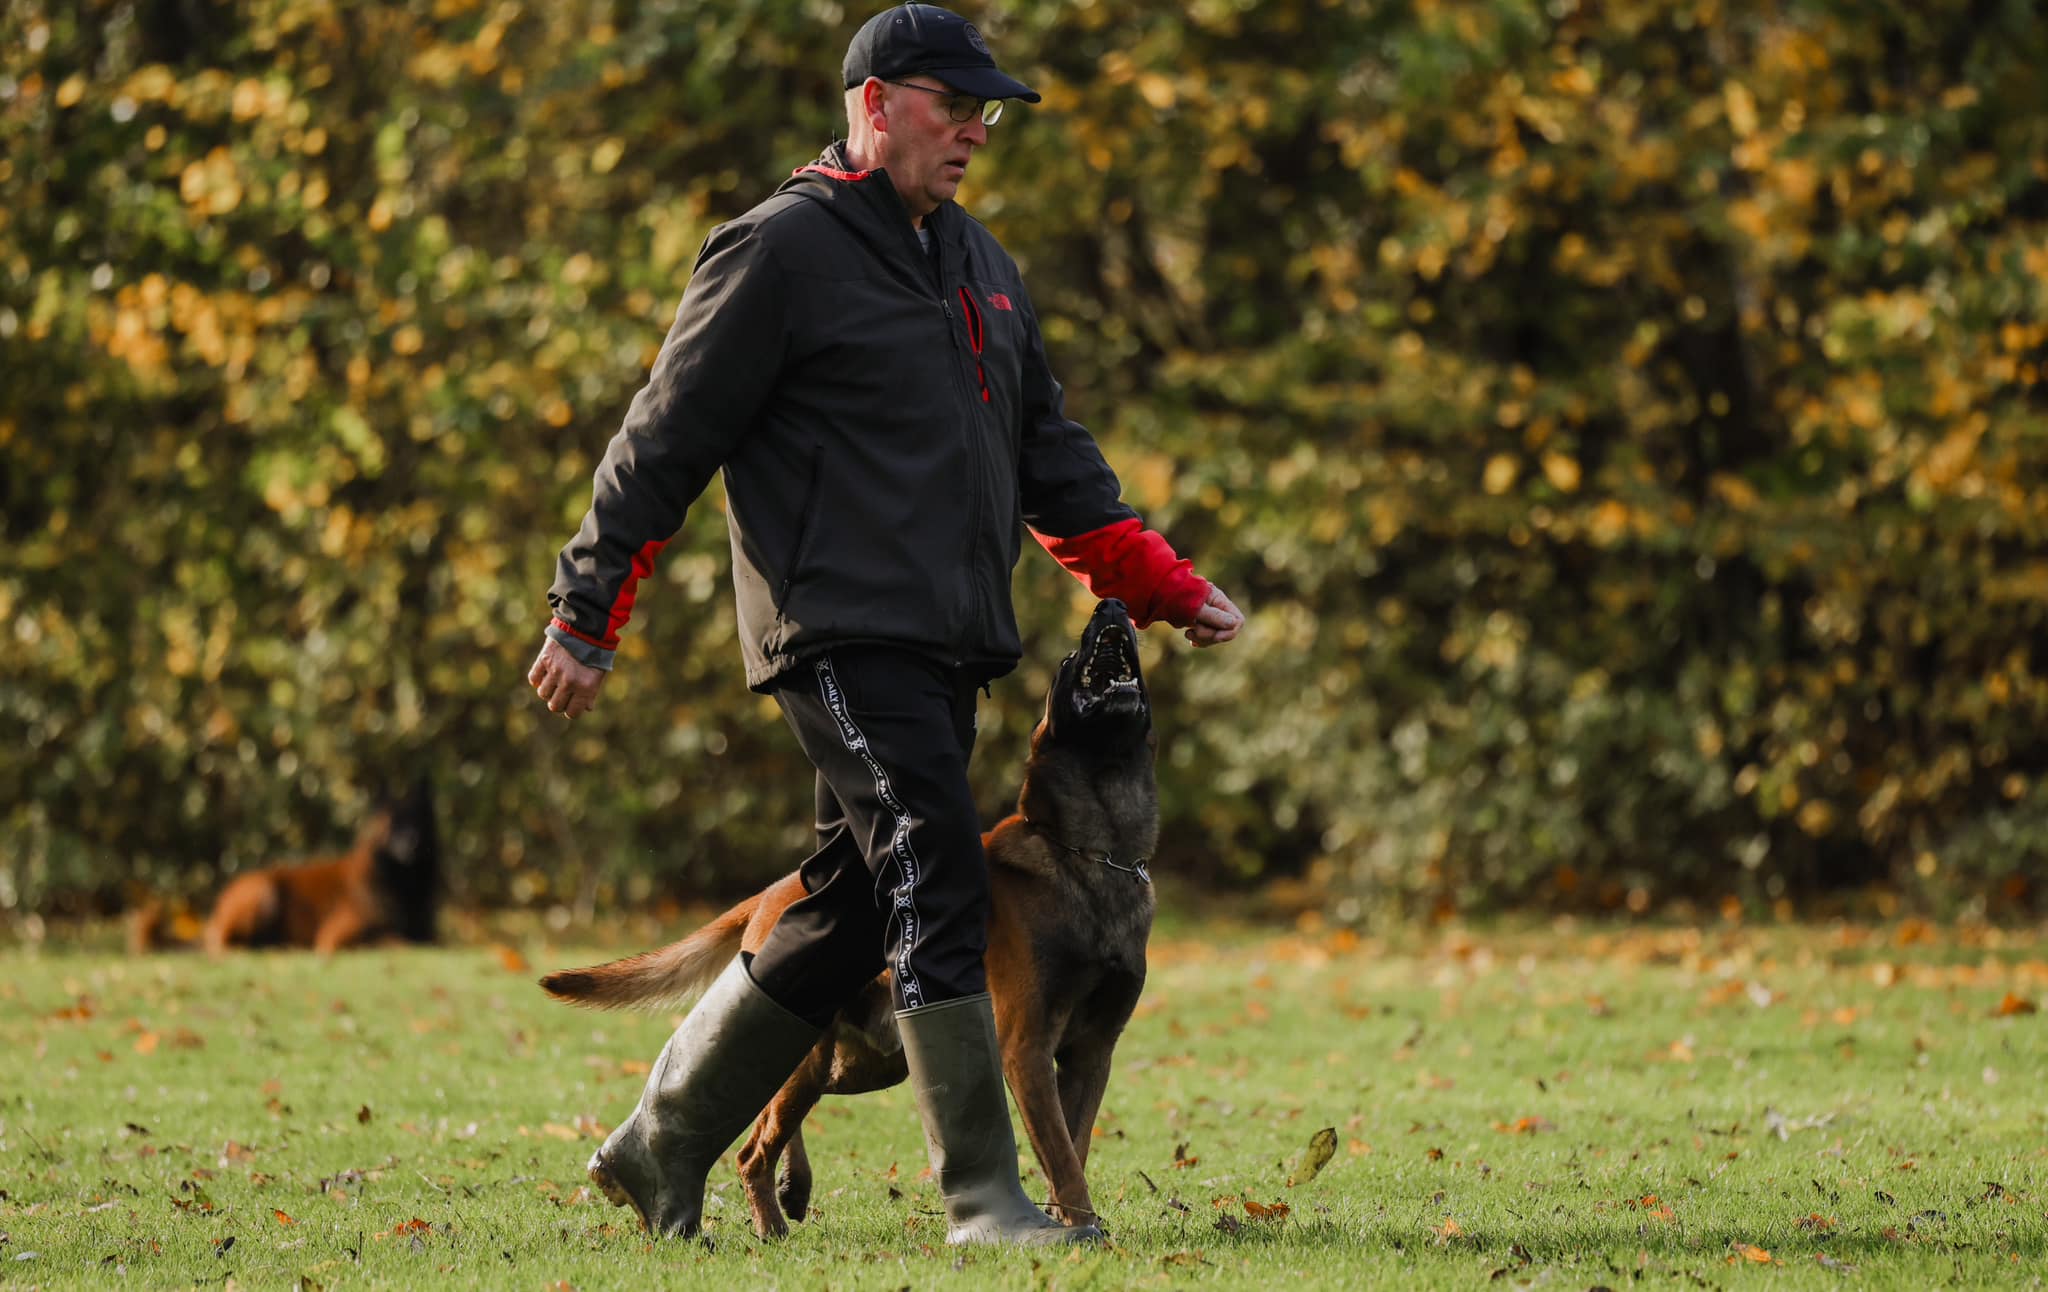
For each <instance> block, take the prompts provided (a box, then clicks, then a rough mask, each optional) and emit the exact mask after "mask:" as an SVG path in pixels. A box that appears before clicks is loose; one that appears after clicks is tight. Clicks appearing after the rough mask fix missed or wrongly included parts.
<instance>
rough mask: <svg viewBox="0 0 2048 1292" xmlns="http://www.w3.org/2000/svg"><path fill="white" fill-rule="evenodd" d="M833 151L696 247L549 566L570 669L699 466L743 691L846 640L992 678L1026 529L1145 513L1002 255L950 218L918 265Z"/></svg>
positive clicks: (938, 218)
mask: <svg viewBox="0 0 2048 1292" xmlns="http://www.w3.org/2000/svg"><path fill="white" fill-rule="evenodd" d="M842 149H843V145H837V144H835V145H834V146H833V147H832V148H831V149H829V150H827V152H826V153H825V155H824V156H823V157H821V158H820V159H819V161H818V163H817V164H815V165H813V166H807V167H804V168H803V169H802V170H799V171H798V172H796V174H795V175H793V176H792V177H791V178H790V180H789V181H788V182H786V183H784V184H783V185H782V187H781V188H780V189H778V190H777V191H776V193H775V195H774V196H772V197H770V198H769V199H768V200H766V201H764V202H762V203H761V204H760V205H759V206H756V207H755V208H754V209H753V210H751V211H749V212H747V213H746V214H745V215H743V216H741V217H740V218H739V219H736V220H734V221H732V222H731V223H729V224H724V225H721V226H719V227H718V228H717V229H715V230H714V231H713V232H712V234H711V236H710V237H709V238H708V239H707V240H706V241H705V244H704V249H703V251H702V252H701V253H700V254H699V256H698V258H697V266H696V270H695V272H694V274H693V276H692V277H691V279H690V283H689V286H688V287H687V289H686V290H685V291H684V293H683V300H682V305H681V307H680V309H678V311H677V313H676V320H675V325H674V326H673V327H672V328H671V329H670V330H669V334H668V339H667V340H666V341H665V342H664V343H663V344H662V348H661V353H660V355H659V357H658V358H657V359H656V360H655V363H654V369H653V371H652V373H651V374H650V375H649V377H648V381H647V385H646V386H645V387H644V388H643V389H642V390H641V391H640V393H639V394H638V395H637V396H635V398H634V400H633V404H632V407H631V408H630V410H629V411H628V412H627V414H626V420H625V424H624V425H623V426H622V427H621V428H620V430H619V433H618V434H617V435H616V436H614V437H613V438H612V441H611V444H610V446H609V447H608V448H607V449H606V451H605V456H604V461H603V462H602V463H601V464H600V465H599V466H598V469H597V473H596V477H595V480H594V483H593V487H592V497H591V506H590V511H589V512H588V514H586V515H585V516H584V518H583V524H582V527H581V528H580V529H579V530H578V531H577V534H576V537H575V538H574V539H573V540H571V541H570V543H569V545H568V546H567V547H566V548H564V549H563V551H562V554H561V557H560V560H559V561H558V562H557V568H556V576H555V582H554V586H553V588H552V589H551V590H550V591H549V594H548V599H549V601H550V603H551V604H552V605H553V607H554V613H555V623H554V624H553V625H552V626H551V628H550V633H551V634H552V635H554V636H555V637H556V639H557V640H558V641H562V642H563V643H564V644H565V645H568V646H569V647H570V648H571V649H572V651H574V652H575V653H577V654H578V655H579V657H580V658H583V659H584V660H585V661H586V662H589V663H598V664H601V665H603V666H607V667H608V666H609V664H610V650H611V648H612V647H614V646H615V645H616V643H617V637H618V629H619V628H620V627H621V626H622V625H623V624H624V622H625V620H626V616H627V615H628V614H629V613H630V611H631V608H632V602H633V597H634V592H635V585H636V583H637V581H638V579H639V578H640V577H642V576H644V575H646V574H647V573H649V572H650V571H651V570H652V568H653V561H654V557H655V555H656V554H657V553H658V552H659V550H660V548H661V546H662V545H663V544H665V543H666V542H667V540H668V539H669V537H670V535H672V534H673V533H674V532H675V531H676V529H677V528H678V526H680V525H681V523H682V520H683V515H684V512H685V510H686V509H687V508H688V507H689V505H690V504H691V503H692V502H693V501H695V500H696V498H697V496H698V495H699V494H700V493H701V492H702V491H703V489H704V487H705V486H706V485H707V484H708V483H709V482H710V479H711V473H712V472H713V471H719V470H722V471H723V472H724V475H725V488H726V498H727V521H728V528H729V530H730V533H731V538H732V552H733V582H734V585H735V592H736V595H737V598H738V603H739V628H740V639H741V643H742V646H743V647H744V650H745V654H746V669H747V683H748V685H749V686H752V687H754V688H755V689H765V688H767V687H768V686H769V685H770V684H771V683H772V682H773V681H774V679H775V678H776V677H777V676H779V675H780V674H782V673H783V672H785V671H786V670H788V669H789V668H791V667H792V666H793V665H794V664H795V663H796V662H797V661H798V660H800V659H802V658H803V657H804V656H805V655H807V654H811V653H814V652H816V651H818V650H821V649H825V648H829V647H832V646H836V645H840V644H844V643H849V642H886V643H893V644H897V645H902V646H906V647H910V648H912V649H915V650H918V651H921V652H924V653H927V654H929V655H932V656H934V657H936V658H939V659H941V660H944V661H946V662H947V663H949V664H955V665H958V666H960V667H963V668H968V669H973V670H976V671H978V672H980V673H981V674H983V675H984V676H995V675H997V674H1000V673H1003V672H1007V671H1008V670H1009V669H1010V668H1012V667H1014V666H1015V664H1016V661H1017V658H1018V656H1019V654H1020V652H1021V644H1020V642H1019V639H1018V633H1017V623H1016V617H1015V614H1014V613H1013V611H1012V609H1011V606H1010V572H1011V570H1012V568H1013V567H1014V566H1015V565H1016V563H1017V557H1018V552H1019V548H1020V543H1021V540H1022V537H1023V526H1024V525H1026V524H1028V525H1030V526H1031V527H1032V528H1033V529H1035V530H1038V531H1039V532H1040V533H1042V534H1045V535H1048V536H1052V537H1067V536H1071V535H1075V534H1081V533H1084V532H1087V531H1091V530H1094V529H1097V528H1100V527H1102V526H1105V525H1110V524H1114V523H1116V522H1119V521H1123V520H1126V519H1129V518H1131V517H1133V516H1134V515H1135V513H1134V512H1133V511H1132V510H1131V509H1130V508H1129V507H1128V506H1126V505H1125V504H1123V503H1122V502H1121V501H1119V493H1120V489H1119V486H1118V483H1117V479H1116V476H1115V474H1114V473H1113V472H1111V470H1110V469H1109V467H1108V465H1107V464H1106V463H1105V462H1104V461H1103V459H1102V454H1101V452H1100V451H1099V450H1098V449H1097V448H1096V445H1095V442H1094V440H1093V439H1092V438H1091V437H1090V436H1089V434H1088V432H1087V431H1086V430H1084V429H1083V428H1082V427H1081V426H1079V425H1077V424H1076V423H1074V422H1072V421H1069V420H1068V419H1067V418H1066V416H1065V415H1064V413H1063V411H1062V397H1061V392H1060V386H1059V383H1058V382H1057V381H1055V380H1054V379H1053V376H1052V373H1051V371H1050V369H1049V368H1048V367H1047V365H1046V359H1045V347H1044V343H1043V340H1042V339H1041V337H1040V335H1039V327H1038V319H1037V316H1036V315H1035V314H1034V313H1033V311H1032V307H1031V298H1030V296H1029V295H1028V294H1027V293H1026V292H1025V290H1024V284H1023V282H1022V280H1021V279H1020V278H1019V277H1018V273H1017V266H1016V264H1015V262H1013V261H1012V260H1011V259H1010V257H1009V256H1008V254H1006V253H1005V252H1004V251H1003V249H1002V247H1001V246H999V245H998V244H997V242H996V240H995V238H994V237H993V236H992V235H991V234H990V233H989V232H988V230H986V229H984V228H983V227H982V226H981V224H980V223H979V222H977V221H976V220H975V219H974V218H973V217H971V216H969V215H968V214H967V213H966V212H965V211H963V210H961V209H960V208H959V207H958V206H957V205H955V204H953V203H951V202H948V203H946V204H945V205H943V206H942V207H940V208H939V209H938V210H937V211H935V212H933V213H932V214H931V215H929V216H927V217H926V219H925V227H927V228H928V229H930V230H931V231H932V235H933V241H934V242H935V244H936V252H937V254H936V255H935V256H927V255H926V253H925V252H924V250H923V248H922V247H921V246H920V244H919V241H918V237H917V231H916V230H915V229H913V228H912V227H911V224H910V217H909V214H908V212H907V211H906V210H905V208H904V206H903V203H902V200H901V198H900V197H898V195H897V193H896V189H895V187H894V185H893V184H891V182H890V180H889V177H888V175H887V174H886V173H884V172H882V171H879V170H876V171H870V172H861V173H857V174H850V173H848V172H847V170H846V162H845V154H844V152H843V151H842Z"/></svg>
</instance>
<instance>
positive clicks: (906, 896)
mask: <svg viewBox="0 0 2048 1292" xmlns="http://www.w3.org/2000/svg"><path fill="white" fill-rule="evenodd" d="M812 667H813V669H814V670H815V671H816V672H817V675H818V693H819V694H820V695H821V696H823V697H824V700H825V707H826V708H827V709H829V710H831V712H832V718H833V721H835V722H837V723H838V724H839V739H840V740H841V741H843V742H844V743H845V745H846V748H847V749H848V751H849V752H851V753H854V754H856V755H858V756H859V757H860V760H861V761H862V762H863V763H866V764H867V768H868V773H869V774H870V775H872V776H873V777H874V778H875V794H876V796H877V797H879V798H880V799H881V801H882V806H883V807H885V808H887V809H888V810H889V815H890V817H891V818H892V828H891V831H890V836H889V856H890V858H891V859H892V860H893V861H895V863H896V873H897V876H898V879H897V884H896V887H895V888H894V889H893V890H892V891H891V897H892V899H893V903H894V907H895V916H894V919H895V920H896V922H897V923H898V924H899V925H900V926H901V932H902V936H901V938H900V940H899V941H898V942H897V947H898V948H899V949H898V951H897V953H896V988H897V990H898V991H899V992H901V993H902V995H903V1006H904V1008H905V1009H916V1008H917V1007H918V1006H919V1005H922V1004H924V988H923V987H921V986H920V985H919V984H918V981H917V974H916V972H915V971H914V970H912V969H911V967H910V948H911V945H912V944H913V943H915V942H916V941H917V930H918V920H917V901H916V897H917V880H918V876H919V875H920V874H921V873H922V868H921V867H920V866H919V865H918V861H917V852H916V850H915V849H913V848H912V847H911V846H910V813H908V812H906V811H905V810H904V808H903V804H902V802H901V801H899V800H898V799H897V797H896V791H895V790H894V789H893V788H891V786H890V785H889V773H888V772H887V771H885V770H884V769H883V767H882V764H881V763H880V762H879V761H877V760H876V758H875V756H874V753H873V752H872V751H871V750H870V749H869V748H868V738H867V737H866V736H864V735H862V734H861V730H860V728H859V727H857V726H855V725H854V722H853V716H852V715H851V714H850V713H848V712H847V709H846V696H845V695H844V694H843V693H842V692H841V691H840V689H839V678H838V676H837V675H836V674H834V673H833V671H832V657H831V656H830V655H822V656H820V657H819V658H818V660H817V662H816V663H815V664H813V665H812Z"/></svg>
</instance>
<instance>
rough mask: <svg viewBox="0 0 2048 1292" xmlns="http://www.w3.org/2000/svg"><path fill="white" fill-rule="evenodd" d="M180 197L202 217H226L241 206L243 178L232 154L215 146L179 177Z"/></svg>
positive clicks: (192, 163)
mask: <svg viewBox="0 0 2048 1292" xmlns="http://www.w3.org/2000/svg"><path fill="white" fill-rule="evenodd" d="M178 196H179V197H181V198H182V199H184V202H185V205H187V206H188V207H190V208H192V210H193V212H194V213H195V214H198V215H202V216H209V215H226V214H227V213H228V212H230V211H232V210H234V209H235V208H236V207H238V206H240V205H241V204H242V177H241V173H240V172H239V170H238V169H237V168H236V165H235V159H234V156H233V154H231V153H229V152H228V150H227V149H226V148H224V147H220V146H218V145H216V146H215V147H214V148H213V150H212V151H210V152H208V153H207V154H206V156H205V157H203V158H201V159H200V160H198V161H195V162H191V163H189V164H187V165H186V167H185V169H184V170H183V171H182V172H180V174H179V176H178Z"/></svg>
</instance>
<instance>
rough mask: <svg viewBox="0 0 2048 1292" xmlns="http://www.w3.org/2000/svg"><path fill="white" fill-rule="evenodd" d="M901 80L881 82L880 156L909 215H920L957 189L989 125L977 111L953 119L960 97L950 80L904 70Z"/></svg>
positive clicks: (971, 100)
mask: <svg viewBox="0 0 2048 1292" xmlns="http://www.w3.org/2000/svg"><path fill="white" fill-rule="evenodd" d="M901 81H902V83H901V84H889V83H887V82H884V83H883V88H884V90H885V91H886V94H885V98H884V109H885V111H886V112H887V114H888V128H887V129H886V130H885V131H884V132H883V133H882V136H881V153H882V158H881V161H882V165H883V166H884V167H885V168H887V170H888V172H889V178H890V179H891V180H893V181H895V184H896V191H897V192H898V193H901V194H902V195H903V205H904V206H906V207H908V208H909V210H910V215H911V218H912V219H913V220H922V219H923V218H924V217H925V216H927V215H929V214H931V212H932V211H934V210H936V209H937V208H938V205H939V203H941V202H944V201H947V200H948V199H950V198H951V197H952V196H953V195H954V194H955V193H957V192H959V190H960V181H961V179H962V178H963V177H965V176H966V174H967V163H968V161H969V159H970V158H972V157H973V155H974V150H975V149H977V148H979V147H981V146H982V145H983V144H985V143H987V142H988V127H987V126H985V125H983V124H982V123H981V116H980V114H979V113H978V112H977V113H970V114H969V115H968V117H967V120H965V121H955V120H953V118H952V117H951V116H950V115H949V114H948V109H950V108H951V107H952V106H953V105H954V104H955V103H957V102H960V101H961V100H960V99H958V98H955V97H954V94H955V92H954V89H953V87H952V86H950V85H947V84H946V83H945V82H943V81H941V80H939V79H937V78H936V77H931V76H921V75H920V76H906V77H903V78H901ZM912 86H916V87H919V88H916V89H912V88H910V87H912ZM931 91H937V93H932V92H931ZM965 102H967V103H973V102H974V100H973V99H972V98H971V97H970V98H967V99H966V100H965Z"/></svg>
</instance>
